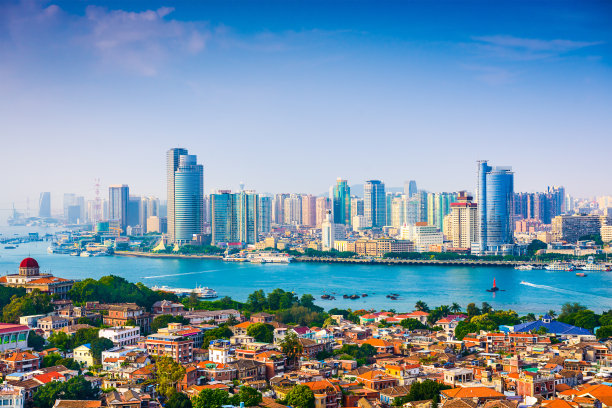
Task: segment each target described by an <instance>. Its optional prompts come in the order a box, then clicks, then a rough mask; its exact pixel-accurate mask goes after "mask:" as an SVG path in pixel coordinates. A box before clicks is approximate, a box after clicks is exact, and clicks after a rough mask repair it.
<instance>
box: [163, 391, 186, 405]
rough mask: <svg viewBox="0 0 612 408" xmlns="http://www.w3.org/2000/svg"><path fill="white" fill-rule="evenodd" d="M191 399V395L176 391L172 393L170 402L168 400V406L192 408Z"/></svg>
mask: <svg viewBox="0 0 612 408" xmlns="http://www.w3.org/2000/svg"><path fill="white" fill-rule="evenodd" d="M192 407H193V406H192V404H191V400H190V399H189V397H188V396H187V395H185V394H183V393H182V392H176V393H174V394H172V396H171V397H170V399H168V402H166V408H192Z"/></svg>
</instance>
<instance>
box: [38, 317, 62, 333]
mask: <svg viewBox="0 0 612 408" xmlns="http://www.w3.org/2000/svg"><path fill="white" fill-rule="evenodd" d="M69 324H70V320H69V319H67V318H65V317H60V316H47V317H43V318H41V319H38V322H37V323H36V327H37V328H38V329H39V330H41V331H42V332H43V333H44V337H45V338H48V337H49V336H50V335H51V333H52V332H53V331H54V330H59V329H61V328H62V327H66V326H68V325H69Z"/></svg>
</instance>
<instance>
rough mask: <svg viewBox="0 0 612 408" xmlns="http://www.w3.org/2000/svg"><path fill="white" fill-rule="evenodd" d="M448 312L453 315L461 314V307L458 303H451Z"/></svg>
mask: <svg viewBox="0 0 612 408" xmlns="http://www.w3.org/2000/svg"><path fill="white" fill-rule="evenodd" d="M450 310H451V312H453V313H459V312H461V306H460V305H459V303H453V304H452V305H451V307H450Z"/></svg>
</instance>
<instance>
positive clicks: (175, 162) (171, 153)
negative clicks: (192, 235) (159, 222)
mask: <svg viewBox="0 0 612 408" xmlns="http://www.w3.org/2000/svg"><path fill="white" fill-rule="evenodd" d="M186 154H188V152H187V149H181V148H176V149H170V150H168V151H167V152H166V181H167V187H168V202H167V218H168V238H169V239H170V241H174V239H175V236H176V233H175V227H174V222H175V216H174V194H175V192H174V173H175V172H176V171H177V170H178V167H179V159H180V157H181V156H183V155H186Z"/></svg>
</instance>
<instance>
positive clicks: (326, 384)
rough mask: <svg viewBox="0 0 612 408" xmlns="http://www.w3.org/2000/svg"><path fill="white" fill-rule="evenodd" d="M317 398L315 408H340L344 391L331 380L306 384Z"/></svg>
mask: <svg viewBox="0 0 612 408" xmlns="http://www.w3.org/2000/svg"><path fill="white" fill-rule="evenodd" d="M302 385H305V386H307V387H308V388H310V389H311V390H312V392H313V393H314V397H315V408H338V407H340V404H341V402H342V390H340V387H339V386H338V385H336V384H334V383H332V382H331V381H329V380H322V381H312V382H305V383H304V384H302Z"/></svg>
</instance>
